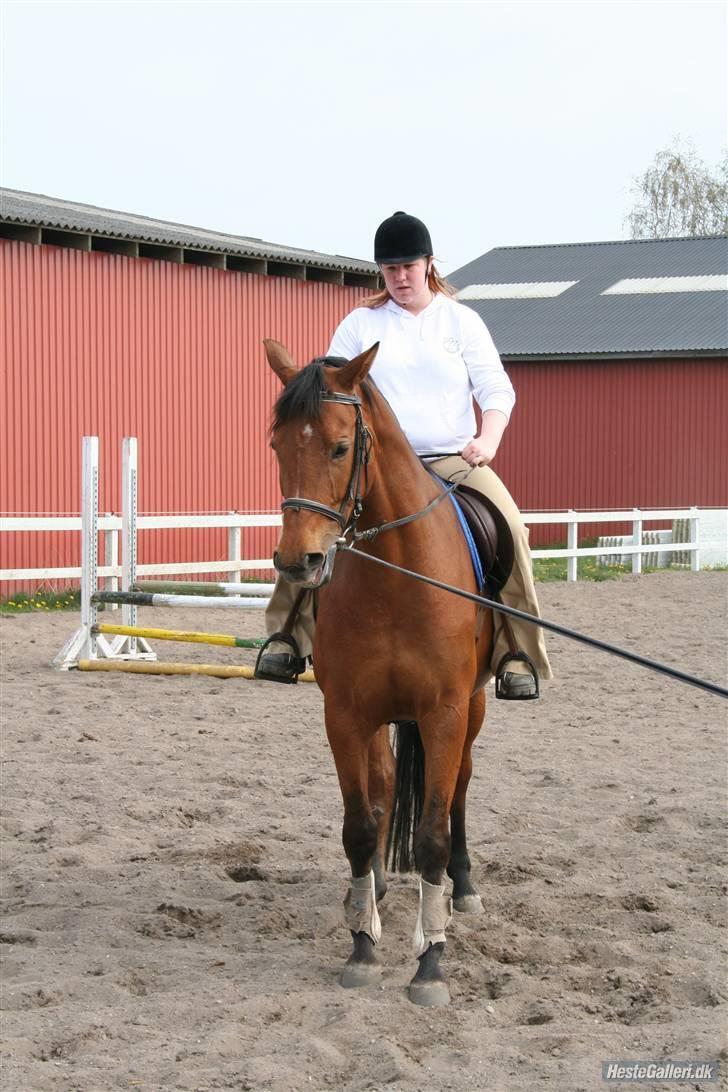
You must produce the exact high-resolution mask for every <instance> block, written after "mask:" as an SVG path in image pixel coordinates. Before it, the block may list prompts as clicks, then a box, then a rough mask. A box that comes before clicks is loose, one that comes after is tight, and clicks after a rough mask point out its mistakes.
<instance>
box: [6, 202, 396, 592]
mask: <svg viewBox="0 0 728 1092" xmlns="http://www.w3.org/2000/svg"><path fill="white" fill-rule="evenodd" d="M0 261H1V263H2V280H3V289H2V293H0V299H1V300H2V304H1V306H2V314H1V316H0V330H1V331H2V332H1V333H0V339H1V340H0V344H1V345H2V356H3V369H2V375H3V391H2V399H3V406H4V407H5V412H4V415H3V416H4V425H5V427H4V428H3V431H2V449H1V452H0V509H1V510H2V512H3V514H5V515H10V514H15V515H30V514H70V513H78V512H79V511H80V506H81V498H80V441H81V437H82V436H83V435H98V436H99V438H100V451H101V496H100V497H99V508H100V511H101V512H119V511H120V486H119V459H120V450H121V439H122V437H123V436H136V437H138V440H139V457H140V474H139V506H140V511H142V512H146V513H152V512H209V511H233V510H235V511H243V512H253V511H261V510H271V509H277V507H278V503H279V491H278V483H277V474H276V471H275V466H274V460H273V457H272V454H271V453H270V451H269V449H268V444H267V428H268V423H269V418H270V407H271V405H272V402H273V399H274V396H275V394H276V392H277V381H276V380H275V379H274V377H273V375H272V374H271V372H270V371H269V369H268V367H267V365H266V364H265V358H264V355H263V351H262V345H261V342H262V339H263V338H264V337H274V338H277V339H278V340H280V341H282V342H283V343H284V344H286V345H287V346H288V347H289V348H290V350H291V352H292V353H293V354H294V356H295V358H296V359H298V360H299V361H301V362H308V361H309V360H310V359H311V358H312V357H314V356H317V355H320V354H321V353H323V352H325V351H326V349H327V348H328V344H329V339H330V336H331V334H332V332H333V330H334V328H335V327H336V325H337V323H338V322H339V321H340V320H341V319H342V318H343V316H344V315H345V314H346V313H347V312H348V311H350V310H351V309H352V308H353V307H355V306H356V304H357V302H358V300H360V299H361V298H362V297H363V296H364V295H367V294H368V293H369V292H370V291H371V289H372V288H375V287H377V284H378V279H377V272H376V267H375V266H374V265H373V264H372V263H370V262H362V261H357V260H356V259H352V258H343V257H339V256H334V255H327V254H319V253H316V252H314V251H302V250H294V249H292V248H290V247H283V246H278V245H276V244H272V243H265V242H262V241H261V240H259V239H244V238H237V237H235V236H231V235H222V234H218V233H214V232H210V231H205V230H203V229H198V228H192V227H185V226H182V225H179V224H170V223H165V222H160V221H156V220H149V219H146V218H142V217H138V216H133V215H129V214H126V213H119V212H114V211H111V210H108V209H98V208H94V207H91V206H88V205H78V204H72V203H70V202H66V201H58V200H55V199H53V198H48V197H41V196H38V195H36V194H28V193H20V192H17V191H13V190H2V191H0ZM274 538H275V532H273V531H270V532H266V531H261V532H248V537H247V540H246V543H245V547H246V553H247V556H253V557H255V556H258V557H263V556H270V554H271V552H272V543H273V541H274ZM0 549H2V557H1V558H0V568H2V569H10V568H37V567H43V566H48V567H50V566H52V567H60V566H76V565H78V564H79V545H78V536H76V535H73V534H50V533H40V534H38V533H17V534H4V535H2V536H0ZM226 550H227V546H226V541H225V533H224V531H219V530H189V531H175V532H161V531H159V532H158V531H152V532H147V533H145V534H144V535H143V536H142V538H141V541H140V561H145V560H148V561H160V560H162V559H164V560H166V561H170V562H173V561H187V560H189V561H192V560H195V561H201V560H204V559H207V558H209V559H213V558H221V559H222V558H225V557H226V556H227V554H226ZM8 590H10V589H9V587H8V585H5V586H4V587H3V588H0V594H2V593H3V592H5V593H6V592H7V591H8Z"/></svg>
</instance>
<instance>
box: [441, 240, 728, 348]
mask: <svg viewBox="0 0 728 1092" xmlns="http://www.w3.org/2000/svg"><path fill="white" fill-rule="evenodd" d="M716 274H723V275H726V274H728V236H715V237H710V238H707V237H701V238H681V239H644V240H629V241H623V242H603V243H576V244H564V245H559V246H522V247H497V248H496V249H495V250H491V251H489V252H488V253H487V254H483V255H482V257H480V258H476V259H475V261H473V262H469V263H468V265H464V266H462V267H461V268H460V269H458V270H456V271H455V272H454V273H452V274H450V275H449V277H448V280H449V281H450V282H451V283H452V284H454V285H455V286H456V287H457V288H458V289H461V290H462V289H464V288H466V286H469V285H495V284H498V285H509V286H510V285H513V284H524V283H532V282H537V283H543V282H557V281H567V282H568V281H575V282H576V283H575V284H574V285H573V286H572V287H569V288H567V289H566V290H565V291H563V292H561V293H560V294H559V295H556V296H554V297H553V298H540V299H538V298H537V299H478V300H475V299H473V300H469V299H464V300H463V302H464V303H466V304H467V306H469V307H472V308H473V310H475V311H477V313H478V314H479V315H480V316H481V317H482V318H483V320H484V321H485V323H486V325H487V326H488V329H489V330H490V332H491V334H492V336H493V340H494V341H495V344H496V346H497V348H498V350H499V352H500V353H501V355H502V356H504V357H506V358H508V357H510V358H511V359H518V358H522V359H532V358H534V357H543V356H548V357H553V356H563V357H575V358H578V357H593V356H600V355H609V356H636V355H642V354H644V355H691V354H696V355H724V354H725V353H726V351H728V292H727V291H725V290H717V291H716V290H712V291H708V290H705V289H704V288H703V289H702V290H701V289H700V282H698V281H694V282H692V284H691V283H690V282H688V283H687V284H683V285H681V284H680V282H674V281H673V283H672V287H673V288H674V287H675V286H677V287H678V288H679V289H680V290H679V291H674V290H673V291H666V290H664V289H665V286H664V284H663V285H662V286H653V290H652V291H649V292H643V291H637V292H634V288H635V287H637V288H644V284H643V285H642V286H639V285H637V286H633V292H634V294H633V293H632V292H630V293H629V294H606V295H605V294H603V293H604V292H605V289H607V288H610V287H611V286H613V285H615V284H616V282H618V281H621V280H624V279H636V280H642V281H643V282H644V280H645V279H646V278H658V277H659V278H676V277H695V278H698V277H701V278H703V282H704V283H707V282H705V278H706V275H708V276H709V275H713V278H712V282H710V283H711V284H712V286H713V287H715V285H716V283H721V282H718V281H717V278H716V277H715V275H716ZM726 286H727V287H728V285H726ZM491 294H492V290H491Z"/></svg>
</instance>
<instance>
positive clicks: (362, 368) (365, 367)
mask: <svg viewBox="0 0 728 1092" xmlns="http://www.w3.org/2000/svg"><path fill="white" fill-rule="evenodd" d="M378 351H379V342H378V341H375V343H374V344H373V345H372V347H371V348H370V349H365V350H364V352H363V353H360V354H359V356H355V357H354V359H353V360H350V361H349V363H348V364H344V365H343V367H341V368H339V369H338V370H337V372H336V379H337V381H338V382H339V383H341V385H342V387H344V389H345V390H350V391H352V390H353V389H354V387H356V386H357V384H358V383H361V381H362V379H366V377H367V375H368V374H369V369H370V368H371V366H372V364H373V363H374V358H375V356H376V355H377V353H378Z"/></svg>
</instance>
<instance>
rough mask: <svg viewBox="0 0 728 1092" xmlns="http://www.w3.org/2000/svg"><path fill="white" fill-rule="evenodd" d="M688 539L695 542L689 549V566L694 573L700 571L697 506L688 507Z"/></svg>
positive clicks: (698, 514) (698, 515)
mask: <svg viewBox="0 0 728 1092" xmlns="http://www.w3.org/2000/svg"><path fill="white" fill-rule="evenodd" d="M690 541H691V542H694V543H695V547H694V549H692V550H691V551H690V568H691V569H692V571H693V572H694V573H699V572H700V512H699V511H698V509H697V508H691V509H690Z"/></svg>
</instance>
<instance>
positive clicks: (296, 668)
mask: <svg viewBox="0 0 728 1092" xmlns="http://www.w3.org/2000/svg"><path fill="white" fill-rule="evenodd" d="M305 670H306V659H305V657H304V656H302V655H301V653H300V650H299V648H298V645H297V643H296V640H295V638H294V637H290V636H288V635H287V634H285V633H274V634H273V635H272V637H269V638H268V640H267V641H266V642H265V644H264V645H263V647H262V648H261V650H260V652H259V653H258V659H257V660H256V662H255V678H256V679H266V680H267V681H268V682H281V683H296V682H298V676H299V675H302V674H303V672H304V671H305Z"/></svg>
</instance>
